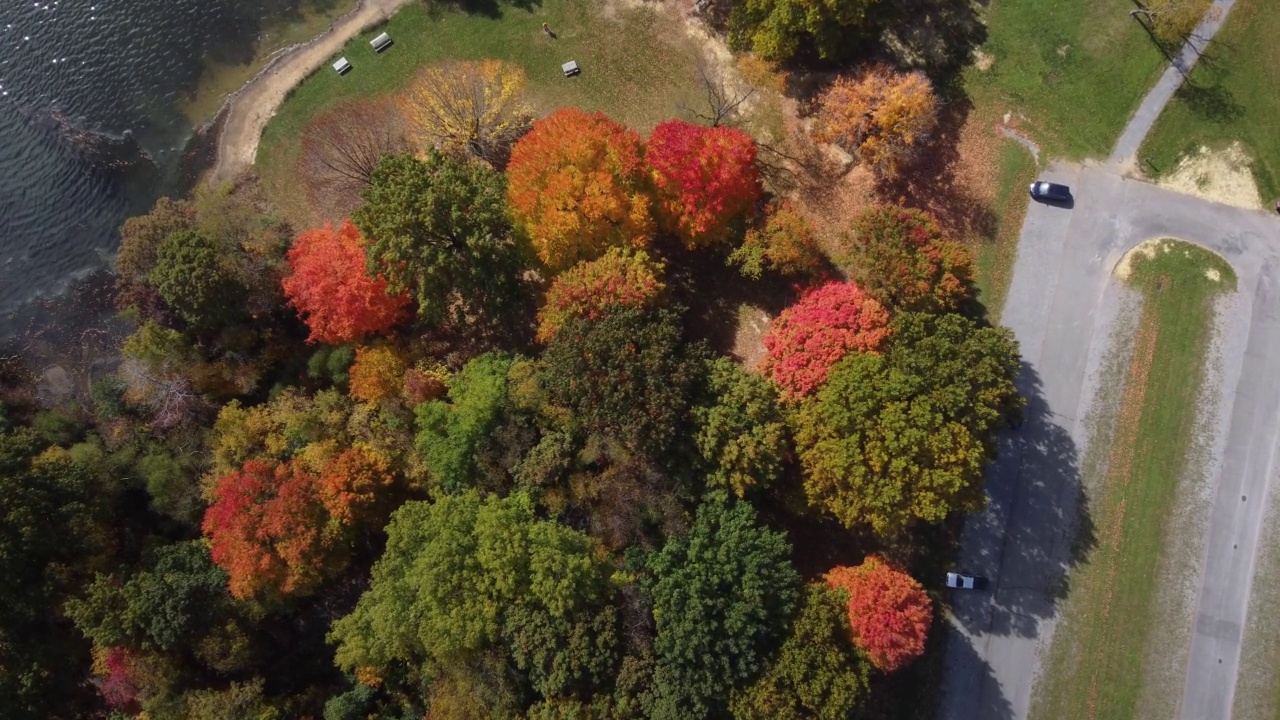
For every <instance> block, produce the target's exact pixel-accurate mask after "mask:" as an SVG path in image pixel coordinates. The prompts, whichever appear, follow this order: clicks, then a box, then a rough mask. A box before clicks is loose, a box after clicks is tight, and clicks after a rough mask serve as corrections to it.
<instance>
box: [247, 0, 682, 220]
mask: <svg viewBox="0 0 1280 720" xmlns="http://www.w3.org/2000/svg"><path fill="white" fill-rule="evenodd" d="M472 7H477V5H476V4H473V5H472ZM487 7H489V10H488V11H486V12H463V11H460V10H453V9H444V10H441V9H437V10H436V11H434V12H432V11H430V10H429V9H428V8H426V7H425V6H424V5H422V4H418V3H414V4H412V5H409V6H407V7H405V8H404V9H403V10H401V11H400V12H399V13H397V14H396V15H395V16H393V17H392V18H391V19H390V20H389V21H388V22H387V23H386V24H385V25H384V26H382V27H378V28H375V29H373V30H370V31H369V32H367V33H365V34H363V35H361V36H358V37H356V38H353V39H352V41H351V42H350V43H348V44H347V46H346V48H345V49H344V50H343V52H342V54H343V55H344V56H345V57H346V58H347V59H348V60H350V61H351V63H352V65H354V69H353V70H352V71H351V72H350V73H348V74H347V75H345V76H342V77H339V76H338V75H337V74H336V73H334V72H333V71H332V70H331V69H330V68H329V67H328V65H325V66H322V68H321V70H320V71H319V72H317V73H315V74H313V75H312V76H311V77H309V78H308V79H307V80H305V81H304V82H303V83H302V84H300V85H299V86H298V87H297V88H296V89H295V90H294V91H293V92H292V93H291V94H290V96H289V97H288V99H286V100H285V102H284V104H283V105H282V106H281V108H280V110H279V111H278V113H277V114H276V116H275V117H274V118H273V119H272V120H271V122H270V123H269V124H268V125H267V127H266V130H265V131H264V132H263V136H262V142H261V144H260V145H259V147H258V157H257V163H256V166H257V169H258V172H259V174H260V175H261V176H262V178H263V180H264V181H265V183H266V186H267V188H268V190H269V191H270V192H271V194H272V196H273V198H274V199H275V200H276V201H277V203H278V204H279V205H280V207H281V209H282V210H283V211H284V212H285V213H286V215H287V216H289V217H290V218H291V219H298V218H299V217H303V215H301V214H300V213H299V208H300V207H303V206H304V203H303V201H302V200H301V198H300V197H298V193H299V191H300V188H299V184H298V183H297V182H296V180H295V179H294V177H293V175H294V169H295V166H296V163H297V153H298V138H299V135H300V133H301V131H302V128H303V127H304V126H305V125H306V123H307V121H308V120H309V119H310V118H312V117H314V116H315V115H316V114H317V113H319V112H321V111H323V110H325V109H326V108H329V107H331V106H333V105H335V104H337V103H340V102H343V101H347V100H352V99H358V98H366V97H373V96H378V95H386V94H390V93H395V92H397V91H399V90H401V89H403V88H404V87H405V86H406V85H407V84H408V83H409V82H410V81H411V80H412V79H413V78H414V76H415V74H416V72H417V71H418V69H419V68H421V67H423V66H424V65H427V64H430V63H432V62H436V61H441V60H449V59H484V58H497V59H501V60H506V61H509V62H512V63H514V64H516V65H519V66H521V67H522V68H524V70H525V72H526V73H527V75H528V80H529V88H528V89H529V92H528V94H529V99H530V101H531V102H532V103H533V104H534V105H535V108H536V109H537V110H539V111H541V112H550V111H551V110H554V109H556V108H558V107H563V106H566V105H573V106H577V107H581V108H585V109H588V110H601V111H603V112H605V113H607V114H608V115H610V116H611V117H613V118H614V119H616V120H619V121H621V122H623V123H626V124H627V125H630V126H632V127H635V128H637V129H638V130H640V131H641V132H647V131H648V130H649V129H651V128H652V127H653V126H654V125H656V124H657V123H658V122H660V121H662V120H664V119H667V118H671V117H677V116H681V113H680V110H679V106H680V105H681V103H685V104H688V105H691V106H697V104H698V103H699V102H700V101H701V98H702V85H701V78H700V76H699V74H698V72H697V59H698V57H699V49H698V48H697V47H696V46H695V45H694V44H693V41H692V40H691V39H690V38H689V37H688V36H687V35H686V34H685V33H684V31H683V28H681V27H680V26H679V25H678V24H677V23H676V22H675V21H674V20H673V18H672V17H671V16H670V15H669V14H665V13H662V12H660V11H658V10H655V9H653V8H649V7H645V6H641V5H635V6H633V5H632V4H629V3H628V2H626V0H607V1H605V2H592V1H590V0H546V1H545V2H544V3H543V4H542V5H532V6H530V7H528V8H527V9H525V8H522V7H517V6H514V5H510V4H506V3H503V4H497V5H493V6H487ZM544 22H546V23H548V24H549V25H550V27H551V29H552V31H554V32H555V33H556V35H557V36H558V37H557V39H552V38H550V37H547V36H546V35H545V34H544V33H543V32H542V30H541V27H542V23H544ZM384 30H385V31H386V32H389V33H390V34H391V36H392V38H394V39H395V45H394V46H392V47H391V48H390V49H389V50H387V51H386V52H385V53H383V54H381V55H376V54H375V53H374V52H373V50H372V49H371V48H370V47H369V38H371V37H373V35H375V34H377V33H379V32H382V31H384ZM567 60H576V61H578V64H579V66H581V68H582V74H581V75H579V76H578V77H575V78H568V79H567V78H565V77H564V76H563V75H562V74H561V71H560V64H561V63H563V62H565V61H567Z"/></svg>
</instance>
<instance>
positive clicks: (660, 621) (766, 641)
mask: <svg viewBox="0 0 1280 720" xmlns="http://www.w3.org/2000/svg"><path fill="white" fill-rule="evenodd" d="M790 549H791V548H790V546H789V545H788V543H787V540H786V538H785V537H784V536H783V535H781V534H780V533H776V532H772V531H770V530H768V529H766V528H764V527H761V526H760V525H759V524H758V523H757V522H756V516H755V511H753V510H752V509H751V506H750V505H748V504H747V503H745V502H733V503H726V502H724V501H723V500H722V499H715V498H713V499H711V500H709V501H707V502H705V503H703V504H702V505H701V506H700V507H699V508H698V515H697V518H696V520H695V521H694V524H693V527H692V528H691V529H690V530H689V532H688V534H687V535H683V536H678V537H673V538H671V539H670V540H669V541H668V542H667V544H666V546H665V547H663V548H662V551H661V552H659V553H656V554H655V555H653V556H652V557H651V558H650V559H649V563H648V566H649V570H650V572H651V575H650V576H648V577H647V579H646V581H645V587H646V589H647V590H648V592H649V594H650V596H651V597H652V600H653V614H654V617H655V619H656V620H657V626H658V636H657V640H656V642H655V646H654V647H655V650H656V651H657V666H656V668H655V672H654V681H653V682H654V688H653V695H652V697H651V699H650V701H649V707H648V711H649V716H650V717H651V718H653V719H654V720H677V719H678V718H680V719H686V718H707V717H718V716H721V715H723V714H724V711H725V709H726V706H727V704H728V700H729V694H730V692H731V691H732V689H733V688H734V687H737V686H741V685H744V684H745V683H747V682H749V681H750V680H751V679H752V678H754V677H755V676H756V675H757V674H759V673H760V672H761V671H762V670H763V669H764V667H765V664H766V661H767V659H768V657H769V653H770V652H771V651H772V650H773V648H774V646H775V645H776V643H777V641H778V640H779V639H780V637H781V635H782V634H783V632H784V628H785V627H786V623H787V621H788V619H789V618H790V617H791V613H792V611H793V610H794V609H795V605H796V600H797V596H798V586H799V583H800V577H799V575H797V573H796V571H795V568H794V567H792V565H791V560H790V559H789V557H788V555H789V553H790Z"/></svg>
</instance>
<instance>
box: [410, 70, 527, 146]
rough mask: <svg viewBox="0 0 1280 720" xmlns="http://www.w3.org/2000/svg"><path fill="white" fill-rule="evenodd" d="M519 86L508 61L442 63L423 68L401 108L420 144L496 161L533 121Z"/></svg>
mask: <svg viewBox="0 0 1280 720" xmlns="http://www.w3.org/2000/svg"><path fill="white" fill-rule="evenodd" d="M524 88H525V74H524V70H522V69H520V68H519V67H516V66H515V65H512V64H510V63H505V62H502V61H500V60H479V61H475V60H465V61H454V62H446V63H441V64H438V65H432V66H430V67H427V68H426V69H424V70H423V71H422V72H421V73H420V74H419V75H418V77H417V79H415V80H414V82H413V84H412V85H410V86H409V89H408V91H407V92H405V94H404V96H403V98H402V99H401V107H402V109H403V112H404V116H405V118H406V120H407V121H408V123H409V127H410V132H411V133H412V134H413V135H414V136H415V138H416V139H417V140H418V141H419V142H420V143H422V144H423V145H424V146H433V147H438V148H440V149H441V150H442V151H444V152H450V153H469V154H471V155H475V156H476V157H479V158H481V159H483V160H485V161H487V162H489V163H491V164H494V165H501V164H504V163H505V162H506V158H507V155H508V153H509V152H510V149H511V144H512V143H514V142H515V141H516V140H517V139H519V137H520V136H521V135H522V134H524V131H525V130H526V129H528V127H529V123H530V122H531V120H532V112H531V111H530V109H529V107H528V105H526V104H525V102H524Z"/></svg>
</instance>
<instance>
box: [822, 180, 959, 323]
mask: <svg viewBox="0 0 1280 720" xmlns="http://www.w3.org/2000/svg"><path fill="white" fill-rule="evenodd" d="M846 245H847V247H848V249H849V263H850V265H851V266H852V270H851V274H852V276H853V278H854V279H855V280H856V281H857V283H858V284H859V285H861V286H862V287H863V288H866V291H867V292H868V293H870V294H871V295H872V296H873V297H875V298H876V299H877V300H879V301H880V302H882V303H884V304H885V305H887V306H889V307H891V308H894V309H897V310H919V311H925V312H946V311H951V310H956V309H958V308H959V307H960V306H961V305H963V304H964V303H965V302H966V301H967V300H968V299H969V298H970V297H971V296H972V294H973V285H972V282H973V281H972V277H973V256H972V254H971V253H970V252H969V248H967V247H965V245H964V244H963V243H960V242H956V241H955V240H952V239H951V238H950V237H948V236H947V235H946V234H945V233H943V232H942V228H940V227H938V223H937V222H935V221H934V219H933V217H932V216H930V215H929V214H928V213H924V212H921V211H919V210H911V209H908V208H904V207H897V206H895V205H884V206H880V207H873V208H869V209H867V210H866V211H864V212H863V213H862V214H861V215H859V216H858V218H857V219H856V220H854V221H853V228H852V229H851V230H850V232H849V235H848V238H847V240H846Z"/></svg>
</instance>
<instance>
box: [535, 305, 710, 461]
mask: <svg viewBox="0 0 1280 720" xmlns="http://www.w3.org/2000/svg"><path fill="white" fill-rule="evenodd" d="M704 355H705V353H704V351H703V350H702V349H701V347H699V346H689V345H687V344H686V343H685V341H684V339H683V337H682V336H681V329H680V324H679V321H678V319H677V316H676V314H675V313H673V312H671V311H668V310H659V311H656V312H653V311H645V310H642V309H636V308H625V307H620V308H613V309H610V310H608V311H606V312H605V313H603V314H601V315H600V316H599V317H598V318H596V319H593V320H587V319H583V318H572V319H570V320H569V321H568V322H566V323H565V324H564V325H563V326H562V327H561V328H560V330H559V332H557V333H556V335H555V337H554V338H553V339H552V341H551V342H550V344H549V345H548V346H547V351H546V353H544V354H543V372H542V383H543V385H544V386H545V388H546V390H547V393H548V395H549V396H550V398H551V400H552V402H554V403H556V404H558V405H561V406H563V407H566V408H569V409H571V410H572V411H573V412H574V416H575V418H576V419H577V421H578V422H579V423H581V425H582V427H583V428H585V429H586V430H587V431H588V432H591V433H602V434H605V435H610V436H613V437H616V438H617V439H618V440H620V441H622V442H623V443H624V444H625V445H627V446H628V447H629V448H631V449H633V450H636V451H638V452H643V453H646V454H648V455H649V456H650V457H661V456H662V453H663V452H665V451H666V450H667V449H668V448H669V447H670V446H671V445H672V443H673V441H674V440H675V439H676V438H677V436H678V435H679V434H680V433H681V429H682V426H683V425H684V423H685V422H686V421H687V420H688V415H689V400H690V397H691V395H692V392H693V389H694V387H695V384H696V383H697V382H698V381H699V380H700V379H701V378H702V375H703V373H704V368H705V365H704V363H703V357H704Z"/></svg>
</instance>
